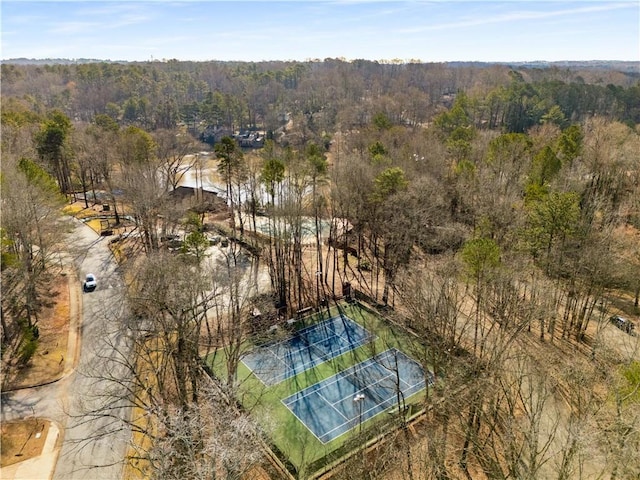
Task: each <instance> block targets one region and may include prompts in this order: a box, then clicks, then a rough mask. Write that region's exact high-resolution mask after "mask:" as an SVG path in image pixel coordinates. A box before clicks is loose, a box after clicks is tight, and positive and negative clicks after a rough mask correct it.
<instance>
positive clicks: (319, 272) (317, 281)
mask: <svg viewBox="0 0 640 480" xmlns="http://www.w3.org/2000/svg"><path fill="white" fill-rule="evenodd" d="M321 276H322V270H318V271H317V272H316V302H317V305H318V311H320V307H321V304H320V277H321Z"/></svg>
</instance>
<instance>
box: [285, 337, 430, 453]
mask: <svg viewBox="0 0 640 480" xmlns="http://www.w3.org/2000/svg"><path fill="white" fill-rule="evenodd" d="M391 355H393V358H394V359H397V358H398V355H401V356H402V358H403V362H410V363H414V364H416V365H417V366H418V367H420V369H422V366H421V365H420V364H418V363H417V362H416V361H415V360H413V359H412V358H411V357H409V356H408V355H406V354H404V353H403V352H401V351H399V350H397V349H395V348H393V349H389V350H386V351H384V352H382V353H380V354H378V355H376V356H375V357H371V358H368V359H367V360H365V361H364V362H360V363H359V364H356V365H353V366H352V367H349V368H348V369H347V370H343V371H342V372H339V373H338V374H336V375H334V378H333V379H332V380H331V381H330V382H327V380H329V379H326V380H323V381H321V382H319V383H323V385H322V387H321V388H319V389H313V385H312V386H310V387H307V388H306V389H305V390H308V391H307V392H306V393H302V395H301V392H297V393H296V394H293V395H291V396H289V397H288V400H289V403H287V402H285V400H287V399H283V400H282V403H283V404H284V405H285V406H286V407H287V408H288V409H289V411H291V412H292V413H293V414H294V416H295V417H296V418H298V420H300V421H301V422H302V424H303V425H304V426H305V427H306V428H307V430H309V431H310V432H311V433H312V434H313V436H314V437H316V438H317V439H318V440H319V441H320V442H322V443H323V444H326V443H327V442H330V441H333V440H335V439H336V438H339V437H340V436H341V435H343V434H345V433H347V432H349V431H350V430H352V429H353V428H355V427H352V426H350V423H351V422H352V421H353V420H354V419H355V417H354V418H353V419H349V418H347V417H346V416H345V415H344V414H343V413H342V412H341V411H340V410H338V409H337V408H336V407H335V405H337V404H338V403H341V402H344V401H345V400H347V399H348V398H350V397H351V394H350V395H349V396H348V397H342V398H341V399H339V400H338V401H336V402H334V403H332V402H330V401H329V400H327V398H326V397H325V396H324V395H322V393H321V392H322V391H323V390H325V389H326V388H327V387H330V386H332V385H334V384H335V383H336V382H339V381H341V380H345V381H347V382H349V383H350V384H352V385H353V382H350V381H349V379H348V376H349V375H354V376H355V372H356V371H362V370H364V371H366V370H367V369H370V368H373V367H374V366H375V365H380V366H381V367H383V368H385V369H386V370H390V369H389V368H388V367H386V366H385V365H383V364H381V361H384V360H385V359H387V358H389V357H390V356H391ZM396 378H397V377H396V375H393V374H392V373H389V374H388V375H385V376H383V377H381V378H379V379H378V380H377V381H376V382H375V383H373V384H371V386H375V385H377V384H379V383H381V382H384V381H386V380H389V379H391V380H392V381H393V382H394V385H395V382H396V380H395V379H396ZM399 380H400V391H401V392H402V394H403V396H406V398H410V397H412V396H413V395H415V394H416V393H418V392H419V391H420V390H422V389H423V388H426V381H424V380H421V381H419V382H417V383H415V384H409V383H408V382H406V381H405V380H404V379H402V378H400V379H399ZM325 382H327V383H325ZM316 385H317V384H316ZM416 387H420V388H418V389H417V390H415V391H414V389H416ZM364 390H365V389H364V388H361V389H359V390H357V391H356V392H355V393H358V392H362V391H364ZM303 392H304V390H303ZM312 393H315V394H317V395H318V396H319V397H320V398H321V399H322V400H323V401H324V402H325V403H326V404H327V405H328V406H330V407H331V408H332V409H333V410H335V411H336V412H338V414H339V415H340V416H341V417H342V418H344V419H345V421H344V422H342V423H341V424H339V425H337V426H335V427H333V428H332V429H330V430H328V431H326V432H324V433H322V435H321V436H320V437H318V436H317V435H316V434H315V433H314V432H313V430H311V428H309V426H308V425H307V423H306V422H305V421H304V420H303V419H301V418H300V417H298V415H296V414H295V412H293V410H292V409H291V405H293V404H295V403H296V402H298V401H300V400H302V399H304V398H305V397H307V396H309V395H311V394H312ZM396 395H397V392H396V391H395V390H394V392H393V393H391V394H389V395H388V396H387V397H385V398H383V399H382V401H379V402H376V404H375V405H373V406H372V407H370V408H367V409H366V410H364V411H362V412H360V413H359V414H358V417H360V418H361V419H362V418H363V420H364V421H366V420H369V419H370V418H373V417H375V416H377V415H378V414H380V413H382V412H383V411H385V410H387V409H388V408H390V407H391V406H395V405H396V404H397V401H396V398H395V397H396ZM390 401H391V404H390V405H387V404H388V403H389V402H390ZM380 407H382V409H381V408H380ZM375 410H379V411H378V412H374V411H375ZM370 412H374V414H373V415H371V416H369V413H370ZM345 425H346V426H347V427H349V428H347V429H346V430H345V431H344V432H343V433H341V434H340V435H337V436H336V437H334V438H331V437H332V433H333V432H335V431H336V430H341V429H342V428H343V427H344V426H345ZM323 438H327V440H326V441H325V440H323Z"/></svg>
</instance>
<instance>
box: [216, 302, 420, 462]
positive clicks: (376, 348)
mask: <svg viewBox="0 0 640 480" xmlns="http://www.w3.org/2000/svg"><path fill="white" fill-rule="evenodd" d="M340 313H342V314H344V315H345V316H347V317H349V318H350V319H351V320H353V321H355V322H356V323H358V324H360V325H361V326H362V327H364V328H365V329H366V330H368V331H369V332H370V333H372V334H374V335H375V336H376V338H375V340H373V341H372V342H370V343H368V344H365V345H362V346H360V347H358V348H356V349H354V350H350V351H348V352H346V353H344V354H342V355H340V356H338V357H336V358H334V359H332V360H329V361H326V362H324V363H321V364H319V365H317V366H315V367H313V368H310V369H308V370H306V371H304V372H301V373H299V374H298V375H296V376H294V377H291V378H288V379H286V380H283V381H282V382H280V383H278V384H277V385H274V386H265V385H264V384H263V383H262V382H261V381H260V380H259V379H258V378H257V377H256V376H255V375H253V374H252V373H251V371H250V370H249V369H248V368H247V367H246V366H245V365H244V364H243V363H240V365H239V367H238V371H237V377H236V378H237V400H238V402H239V403H240V404H241V405H242V406H243V408H244V409H245V410H246V411H247V412H249V413H250V414H251V415H253V416H254V418H256V419H257V421H258V422H259V423H260V425H261V427H262V429H263V430H264V431H265V432H266V433H267V434H268V436H269V437H270V439H271V442H272V445H273V446H274V447H275V448H274V449H275V450H276V451H277V452H278V453H279V455H280V457H281V458H282V459H283V461H285V463H288V464H289V465H291V466H293V469H294V470H295V471H297V472H298V473H300V474H302V473H304V474H309V473H312V472H314V471H317V470H318V469H320V468H323V467H324V466H326V465H327V464H328V463H330V462H331V461H334V460H335V459H336V458H339V457H340V456H342V455H345V454H347V453H348V452H349V451H350V450H353V449H354V448H357V447H359V446H360V445H362V444H363V442H364V441H365V439H366V438H371V437H374V436H376V435H378V434H379V433H380V432H381V430H383V429H384V428H386V427H387V426H388V424H389V423H390V422H391V423H392V422H393V421H395V420H396V418H397V417H394V416H390V415H385V414H379V415H377V416H374V417H372V418H370V419H367V420H365V421H363V422H362V425H361V428H360V427H359V428H357V429H352V430H350V431H348V432H346V433H345V434H343V435H341V436H339V437H337V438H335V439H333V440H331V441H329V442H327V443H326V444H323V443H322V442H321V441H320V440H319V439H318V438H316V437H315V435H314V434H313V433H312V432H311V431H310V430H309V429H307V428H306V426H305V425H304V424H303V423H302V422H301V421H299V420H298V419H297V418H296V416H295V415H293V413H291V411H290V410H289V409H288V408H287V407H286V406H285V405H284V404H283V402H282V400H283V399H285V398H287V397H288V396H289V395H292V394H294V393H296V392H299V391H301V390H303V389H305V388H307V387H309V386H311V385H314V384H316V383H318V382H320V381H322V380H325V379H327V378H329V377H331V376H333V375H335V374H336V373H338V372H341V371H343V370H345V369H347V368H349V367H351V366H353V365H355V364H357V363H360V362H362V361H365V360H367V359H369V358H371V357H372V356H374V355H376V354H378V353H381V352H383V351H385V350H388V349H389V348H397V349H398V350H400V351H403V352H405V353H407V354H408V355H409V356H411V357H413V358H414V359H418V358H416V356H415V352H419V349H418V348H419V346H417V345H415V344H414V342H412V341H411V339H410V338H409V337H408V336H407V335H406V334H405V333H403V332H400V331H399V330H397V329H395V328H394V327H393V326H391V325H390V324H389V323H388V322H386V321H385V320H383V319H382V318H381V317H380V316H379V315H377V314H375V313H374V312H372V311H370V310H368V309H366V308H363V307H362V306H361V305H359V304H341V305H339V306H338V307H333V308H332V309H331V311H330V312H327V311H326V310H325V311H323V312H319V313H317V314H314V315H312V316H310V317H307V318H305V319H304V321H301V322H299V324H298V325H297V326H296V328H297V329H300V328H304V327H307V326H309V325H311V324H314V323H317V322H320V321H323V320H326V319H328V318H331V317H334V316H337V315H339V314H340ZM253 348H255V346H254V345H253V344H251V343H249V342H247V344H246V345H245V346H244V351H246V352H248V351H250V350H252V349H253ZM418 360H419V359H418ZM206 362H207V365H208V366H209V368H210V369H211V370H212V371H213V372H214V374H215V375H217V376H218V377H219V378H226V376H227V372H226V365H225V357H224V353H223V352H220V351H218V352H215V353H213V354H211V355H209V356H208V357H207V359H206ZM423 398H424V390H422V391H420V392H419V393H417V394H415V395H413V396H412V397H410V398H409V399H408V401H407V403H408V404H413V405H414V406H413V407H412V410H417V409H419V405H420V404H421V402H422V400H423ZM360 430H362V434H360Z"/></svg>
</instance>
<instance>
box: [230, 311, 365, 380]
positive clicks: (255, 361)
mask: <svg viewBox="0 0 640 480" xmlns="http://www.w3.org/2000/svg"><path fill="white" fill-rule="evenodd" d="M372 338H373V337H372V336H371V334H370V333H369V332H368V331H367V330H365V329H364V328H363V327H361V326H360V325H358V324H357V323H356V322H354V321H353V320H351V319H350V318H348V317H345V316H337V317H333V318H330V319H328V320H325V321H323V322H320V323H318V324H315V325H312V326H310V327H306V328H304V329H302V330H298V331H297V332H296V333H295V335H294V336H293V337H291V338H289V339H287V340H284V341H280V342H276V343H271V344H267V345H264V346H261V347H259V348H257V349H256V350H254V351H252V352H250V353H249V354H247V355H246V356H245V357H244V358H243V359H242V362H243V363H244V364H245V365H246V366H247V367H248V368H249V369H250V370H251V371H252V372H253V373H254V374H255V375H256V376H257V377H258V378H259V379H260V380H261V381H262V383H264V384H265V385H268V386H272V385H276V384H278V383H280V382H281V381H283V380H285V379H287V378H290V377H293V376H295V375H297V374H298V373H300V372H304V371H305V370H308V369H310V368H313V367H315V366H316V365H319V364H320V363H322V362H326V361H328V360H331V359H333V358H335V357H337V356H339V355H342V354H343V353H345V352H348V351H349V350H353V349H354V348H357V347H359V346H360V345H364V344H365V343H367V342H369V341H370V340H371V339H372Z"/></svg>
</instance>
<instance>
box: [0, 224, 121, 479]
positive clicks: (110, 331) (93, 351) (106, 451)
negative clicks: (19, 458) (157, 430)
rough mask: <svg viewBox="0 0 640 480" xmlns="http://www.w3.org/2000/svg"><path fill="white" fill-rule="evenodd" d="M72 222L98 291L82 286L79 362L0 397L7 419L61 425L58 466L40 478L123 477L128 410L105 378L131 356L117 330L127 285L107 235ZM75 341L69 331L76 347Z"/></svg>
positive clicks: (77, 257)
mask: <svg viewBox="0 0 640 480" xmlns="http://www.w3.org/2000/svg"><path fill="white" fill-rule="evenodd" d="M73 222H74V227H73V232H72V234H71V235H70V236H69V239H70V240H69V249H68V254H69V256H70V260H69V261H70V262H72V263H73V267H74V268H76V270H77V272H78V277H79V278H80V279H83V278H84V276H85V275H86V274H87V273H94V274H95V275H96V277H97V280H98V287H97V288H96V290H95V291H94V292H91V293H81V292H82V290H81V288H80V290H79V292H80V293H79V294H78V296H82V302H80V303H81V304H82V320H81V324H80V326H79V329H78V341H77V343H76V344H77V346H78V348H79V351H78V350H76V356H75V364H76V367H75V369H73V370H72V371H69V373H68V374H66V375H65V376H63V378H62V379H60V380H58V381H57V382H54V383H51V384H48V385H43V386H40V387H35V388H28V389H23V390H19V391H15V392H8V393H6V394H3V395H2V420H3V421H8V420H13V419H18V418H23V417H27V416H36V417H40V418H47V419H50V420H52V421H54V422H56V423H57V424H58V425H59V426H61V427H63V428H64V433H63V441H62V444H61V448H60V451H59V455H58V459H57V463H56V466H55V471H54V472H53V475H51V473H49V474H47V473H45V472H42V477H40V478H43V479H44V478H54V479H61V480H73V479H78V480H80V479H81V480H87V479H92V480H94V479H95V480H98V479H105V480H114V479H120V478H122V472H123V459H124V456H125V454H126V449H127V445H128V442H129V439H130V436H131V432H130V431H129V429H128V428H127V427H126V425H125V423H124V422H122V420H121V419H123V418H126V417H125V416H126V415H127V414H128V412H127V410H126V408H124V407H119V406H118V405H119V403H120V402H118V401H117V398H118V397H119V396H120V391H119V389H118V386H117V384H116V383H114V382H112V381H109V380H108V378H110V377H111V378H113V377H116V378H117V376H118V375H119V372H118V371H117V368H115V367H114V365H116V364H117V361H116V362H114V360H117V359H118V357H119V355H124V356H127V354H128V350H127V348H128V347H127V343H128V342H127V341H126V340H127V337H126V335H125V334H124V333H125V332H123V331H122V329H121V328H120V325H121V324H122V323H121V321H120V318H121V315H122V313H123V300H122V298H123V297H122V293H123V291H122V282H121V279H120V275H119V273H118V271H117V264H116V262H115V259H114V258H113V256H112V254H111V252H110V250H109V247H108V242H109V238H110V237H100V236H99V235H98V234H97V233H96V232H95V231H93V230H92V229H91V228H89V227H87V226H86V225H84V224H82V223H81V222H79V221H77V220H73ZM73 290H74V289H72V298H73V296H74V292H73ZM73 339H74V335H73V334H72V335H70V342H71V343H72V344H73V343H74V342H73ZM114 347H115V348H114ZM66 370H67V371H68V370H69V369H66ZM120 373H121V374H123V375H124V374H125V373H124V372H120ZM105 413H108V415H105Z"/></svg>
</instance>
